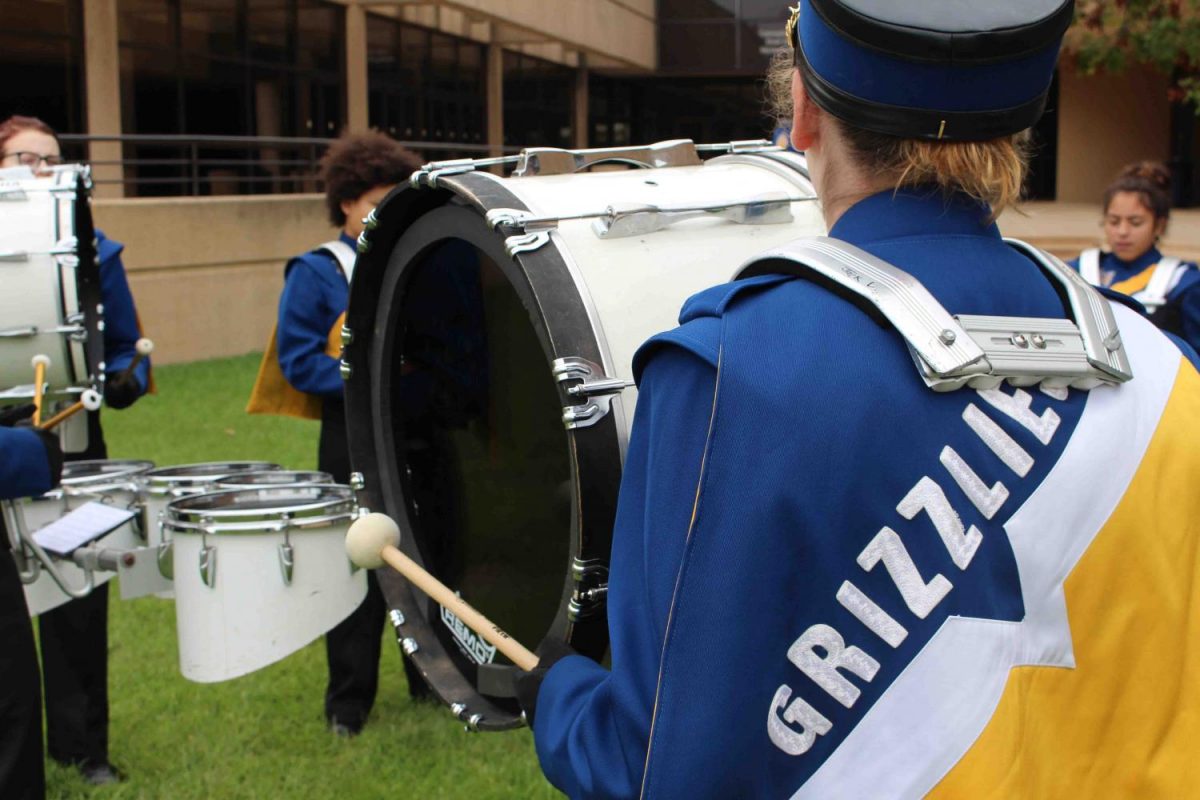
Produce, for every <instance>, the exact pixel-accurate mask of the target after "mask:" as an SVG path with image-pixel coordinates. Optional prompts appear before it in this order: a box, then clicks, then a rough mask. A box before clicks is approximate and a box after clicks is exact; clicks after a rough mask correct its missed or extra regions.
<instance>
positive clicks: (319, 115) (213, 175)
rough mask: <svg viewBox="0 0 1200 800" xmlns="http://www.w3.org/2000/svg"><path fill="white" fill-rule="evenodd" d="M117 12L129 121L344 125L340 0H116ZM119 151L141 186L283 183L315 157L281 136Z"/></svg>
mask: <svg viewBox="0 0 1200 800" xmlns="http://www.w3.org/2000/svg"><path fill="white" fill-rule="evenodd" d="M118 12H119V36H120V49H121V83H122V85H121V96H122V101H123V102H122V117H123V119H122V125H123V128H124V131H125V133H127V134H143V135H162V134H187V135H189V136H198V135H211V136H226V137H228V136H256V137H289V138H294V137H331V136H336V135H337V133H338V132H339V131H340V130H341V128H342V125H343V121H344V119H345V110H344V102H343V94H344V92H343V86H344V78H343V60H344V59H343V57H342V49H343V46H342V43H343V42H344V41H345V37H344V35H343V29H342V26H343V21H344V17H343V13H342V10H341V8H340V7H339V6H337V5H335V4H333V3H329V2H323V1H322V0H118ZM125 158H126V160H127V169H126V180H127V181H130V183H131V187H130V188H131V189H132V192H131V193H133V194H139V195H151V194H178V193H201V194H219V193H229V192H276V191H288V190H291V189H294V188H297V187H296V184H297V182H298V181H302V180H303V179H305V178H307V177H310V176H311V172H312V166H311V159H310V158H307V157H306V156H305V154H303V153H301V152H299V151H298V150H296V149H295V147H293V146H287V145H281V144H279V143H255V144H253V145H247V146H242V147H239V146H235V145H231V144H229V143H225V144H218V143H205V144H203V146H200V147H198V149H195V150H194V151H193V152H183V151H182V150H181V148H180V146H179V145H164V144H144V143H139V144H132V145H128V146H127V147H126V152H125ZM184 182H186V183H184ZM188 184H190V186H189V185H188Z"/></svg>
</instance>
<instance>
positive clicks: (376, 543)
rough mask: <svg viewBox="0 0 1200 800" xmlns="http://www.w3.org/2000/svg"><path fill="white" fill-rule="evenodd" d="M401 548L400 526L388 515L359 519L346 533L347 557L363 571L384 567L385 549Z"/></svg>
mask: <svg viewBox="0 0 1200 800" xmlns="http://www.w3.org/2000/svg"><path fill="white" fill-rule="evenodd" d="M389 544H390V545H391V546H392V547H399V546H400V526H399V525H397V524H396V521H395V520H393V519H392V518H391V517H389V516H388V515H387V514H367V515H366V516H365V517H359V518H358V519H356V520H355V521H354V524H352V525H351V526H350V530H348V531H346V555H348V556H350V560H351V561H353V562H354V563H355V564H357V565H358V566H360V567H362V568H363V569H377V568H379V567H381V566H383V548H384V547H385V546H387V545H389Z"/></svg>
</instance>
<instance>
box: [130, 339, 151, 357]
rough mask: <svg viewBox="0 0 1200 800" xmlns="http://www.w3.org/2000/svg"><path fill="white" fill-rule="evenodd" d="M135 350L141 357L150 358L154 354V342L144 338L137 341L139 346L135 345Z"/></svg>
mask: <svg viewBox="0 0 1200 800" xmlns="http://www.w3.org/2000/svg"><path fill="white" fill-rule="evenodd" d="M134 349H136V350H137V354H138V355H139V356H148V355H150V354H151V353H153V352H154V342H152V341H150V340H149V339H147V338H146V337H145V336H143V337H142V338H141V339H138V340H137V344H135V345H134Z"/></svg>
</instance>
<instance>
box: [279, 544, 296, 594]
mask: <svg viewBox="0 0 1200 800" xmlns="http://www.w3.org/2000/svg"><path fill="white" fill-rule="evenodd" d="M295 566H296V553H295V548H293V547H292V545H291V543H289V542H284V543H283V544H281V545H279V571H280V573H281V574H282V575H283V585H284V586H291V585H292V571H293V570H294V569H295Z"/></svg>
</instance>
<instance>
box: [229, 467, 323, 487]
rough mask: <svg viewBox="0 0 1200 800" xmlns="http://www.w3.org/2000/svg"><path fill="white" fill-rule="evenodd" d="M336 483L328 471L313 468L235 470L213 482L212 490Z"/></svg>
mask: <svg viewBox="0 0 1200 800" xmlns="http://www.w3.org/2000/svg"><path fill="white" fill-rule="evenodd" d="M333 483H337V481H335V480H334V479H333V476H332V475H330V474H329V473H328V472H317V471H315V470H294V469H276V470H258V471H250V472H235V473H234V474H232V475H227V476H225V477H224V478H221V479H220V480H219V481H217V482H216V483H215V484H213V489H214V491H216V490H222V489H258V488H263V487H270V486H299V485H304V484H333Z"/></svg>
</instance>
